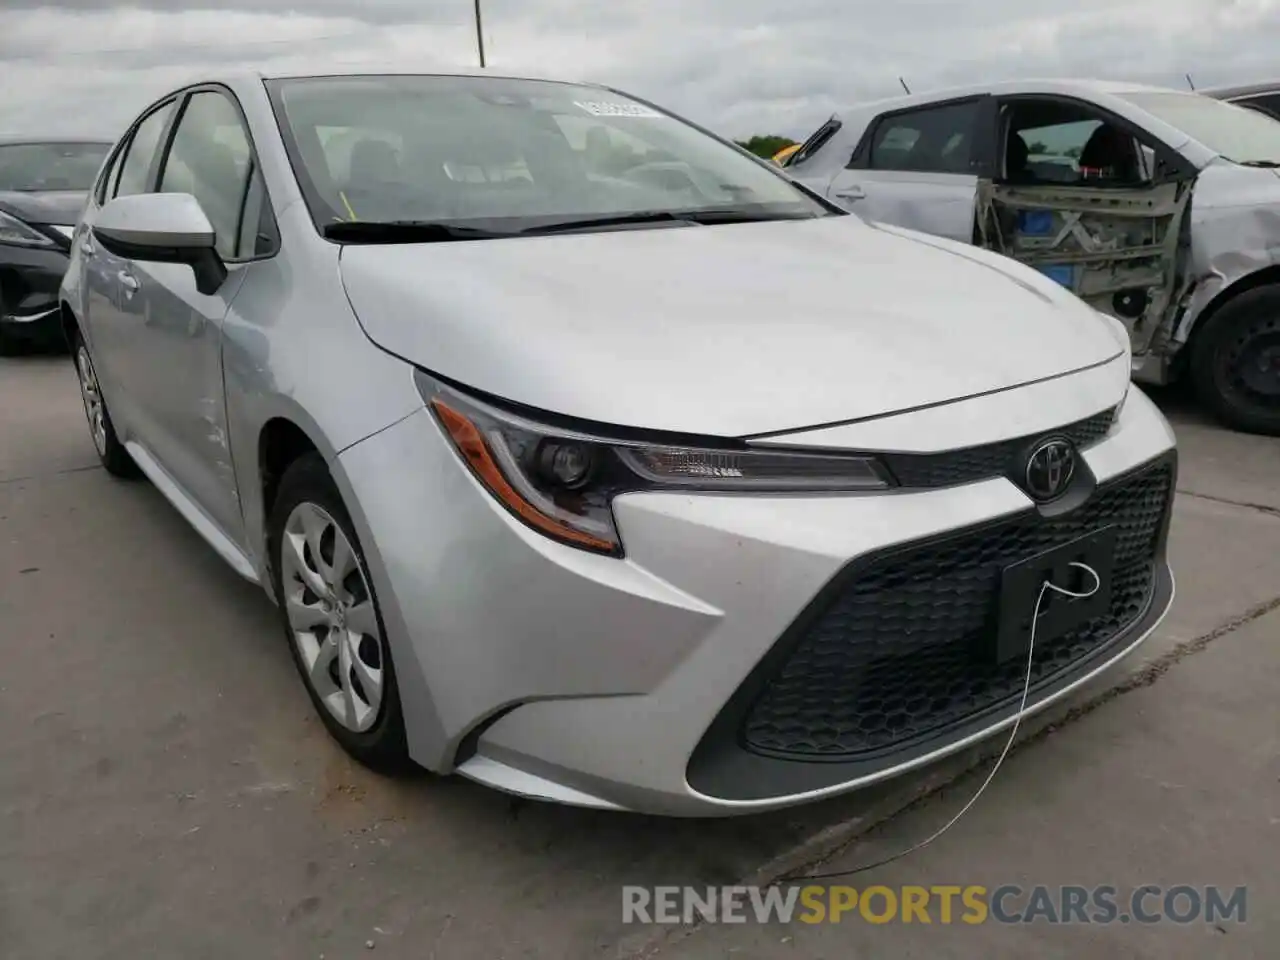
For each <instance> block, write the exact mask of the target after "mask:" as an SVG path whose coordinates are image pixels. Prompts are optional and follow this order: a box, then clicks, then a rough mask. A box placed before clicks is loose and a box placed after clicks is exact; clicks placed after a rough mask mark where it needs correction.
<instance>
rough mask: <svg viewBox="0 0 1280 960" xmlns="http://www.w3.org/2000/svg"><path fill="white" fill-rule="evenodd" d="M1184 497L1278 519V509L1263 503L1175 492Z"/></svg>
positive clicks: (1189, 492) (1279, 515) (1204, 494)
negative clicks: (1243, 509) (1242, 508)
mask: <svg viewBox="0 0 1280 960" xmlns="http://www.w3.org/2000/svg"><path fill="white" fill-rule="evenodd" d="M1177 492H1178V493H1180V494H1181V495H1182V496H1184V497H1195V498H1196V499H1197V500H1208V501H1210V502H1212V503H1221V504H1225V505H1226V506H1229V507H1244V508H1245V509H1246V510H1257V511H1259V512H1260V513H1265V514H1269V515H1270V516H1273V517H1280V507H1273V506H1270V505H1269V504H1265V503H1250V502H1249V501H1247V500H1232V499H1230V498H1229V497H1215V496H1214V495H1213V494H1211V493H1197V492H1196V491H1195V490H1183V489H1181V488H1179V489H1178V491H1177Z"/></svg>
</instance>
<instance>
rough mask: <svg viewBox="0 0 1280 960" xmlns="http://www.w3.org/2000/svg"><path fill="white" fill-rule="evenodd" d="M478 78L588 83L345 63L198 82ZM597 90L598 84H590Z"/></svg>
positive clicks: (262, 70)
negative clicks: (314, 78)
mask: <svg viewBox="0 0 1280 960" xmlns="http://www.w3.org/2000/svg"><path fill="white" fill-rule="evenodd" d="M414 76H421V77H433V76H434V77H478V78H489V79H500V80H544V81H549V82H553V83H557V82H558V83H584V81H582V80H580V79H578V78H574V77H560V76H546V75H543V76H527V75H521V74H505V73H495V72H493V71H491V70H486V69H481V68H478V67H456V66H436V65H423V66H422V67H419V68H414V69H409V68H405V67H391V66H383V65H378V64H367V63H364V64H361V63H355V64H353V63H344V62H336V63H335V62H325V61H319V62H312V63H310V64H308V65H307V66H305V67H296V66H295V67H289V68H285V67H278V68H268V67H262V68H259V69H255V70H241V71H237V72H235V73H230V74H227V75H224V76H221V77H218V76H211V77H207V78H205V79H204V80H201V81H196V82H204V83H227V84H228V85H232V83H233V82H234V81H237V80H239V81H243V80H257V81H263V80H297V79H305V78H309V77H414ZM588 85H590V86H596V85H597V84H588Z"/></svg>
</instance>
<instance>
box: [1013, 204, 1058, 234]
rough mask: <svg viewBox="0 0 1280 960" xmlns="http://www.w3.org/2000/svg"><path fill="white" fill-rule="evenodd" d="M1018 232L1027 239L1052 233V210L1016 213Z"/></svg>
mask: <svg viewBox="0 0 1280 960" xmlns="http://www.w3.org/2000/svg"><path fill="white" fill-rule="evenodd" d="M1018 232H1019V233H1022V234H1025V235H1026V236H1029V237H1044V236H1047V235H1048V234H1051V233H1053V211H1052V210H1022V211H1019V213H1018Z"/></svg>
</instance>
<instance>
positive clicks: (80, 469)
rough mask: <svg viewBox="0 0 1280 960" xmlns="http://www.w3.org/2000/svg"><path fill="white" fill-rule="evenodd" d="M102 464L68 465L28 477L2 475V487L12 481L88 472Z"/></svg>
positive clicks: (100, 467) (99, 467)
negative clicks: (62, 468)
mask: <svg viewBox="0 0 1280 960" xmlns="http://www.w3.org/2000/svg"><path fill="white" fill-rule="evenodd" d="M101 469H102V464H100V463H91V464H88V465H87V466H83V467H67V468H66V469H64V470H55V471H53V473H33V474H31V475H30V476H26V477H0V487H5V486H8V485H9V484H11V483H23V482H25V481H27V480H52V479H53V478H54V477H65V476H67V475H68V474H71V473H88V472H89V471H90V470H101Z"/></svg>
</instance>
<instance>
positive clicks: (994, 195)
mask: <svg viewBox="0 0 1280 960" xmlns="http://www.w3.org/2000/svg"><path fill="white" fill-rule="evenodd" d="M1277 168H1280V123H1277V122H1276V121H1275V120H1273V119H1272V118H1271V117H1270V116H1268V115H1266V114H1264V113H1261V112H1258V111H1255V110H1247V109H1244V108H1242V107H1239V106H1235V105H1233V104H1230V103H1226V102H1221V101H1219V100H1216V99H1211V98H1209V97H1204V96H1200V95H1198V94H1195V93H1187V92H1183V91H1178V90H1167V89H1162V88H1156V87H1144V86H1138V85H1134V84H1124V83H1108V82H1101V81H1066V80H1064V81H1016V82H1013V81H1011V82H1006V83H993V84H985V85H980V86H971V87H965V88H963V89H954V90H945V91H940V92H936V93H930V94H917V95H914V96H905V97H896V98H893V99H891V100H884V101H878V102H874V103H865V104H861V105H858V106H855V107H852V108H850V109H849V110H846V111H842V112H841V113H839V114H838V115H836V116H834V117H832V118H831V120H830V121H828V122H827V123H826V124H824V125H823V126H822V127H821V128H820V129H819V130H818V131H816V132H815V134H814V135H813V136H812V137H811V138H810V139H809V141H808V142H807V143H806V144H805V145H804V146H803V147H802V148H801V149H800V150H799V151H797V152H796V153H795V154H793V155H792V157H791V158H790V160H789V161H788V164H787V170H788V172H789V173H790V174H791V175H792V176H793V177H795V178H796V179H797V180H798V181H800V182H802V183H804V184H807V185H808V186H810V187H811V188H813V189H814V190H816V191H818V192H820V193H821V194H822V195H824V196H826V197H829V198H830V199H832V200H835V201H837V202H839V203H841V204H843V205H845V206H846V207H847V208H849V209H851V210H854V211H856V212H857V213H859V214H860V215H862V216H865V217H867V218H868V219H872V220H877V221H881V222H885V223H892V224H897V225H900V226H905V227H910V228H912V229H917V230H923V231H927V232H929V233H932V234H936V235H938V236H943V237H948V238H951V239H953V240H958V241H961V242H964V243H973V244H975V245H977V246H980V247H984V248H986V249H989V250H994V251H996V252H999V253H1001V254H1005V255H1007V256H1010V257H1013V258H1015V259H1017V260H1019V261H1022V262H1024V263H1027V264H1029V265H1031V266H1033V267H1035V268H1036V269H1037V270H1040V271H1042V272H1043V273H1045V274H1046V275H1047V276H1050V277H1052V278H1053V279H1055V280H1056V281H1058V282H1059V283H1061V284H1062V285H1063V286H1064V287H1066V288H1067V289H1069V290H1071V291H1073V292H1074V293H1076V294H1077V295H1078V296H1080V297H1082V298H1083V299H1084V300H1085V301H1087V302H1088V303H1090V304H1092V305H1093V306H1094V307H1096V308H1097V309H1099V310H1101V311H1103V312H1104V313H1107V314H1109V315H1111V316H1113V317H1116V318H1118V319H1119V320H1121V321H1122V322H1123V323H1124V324H1125V325H1126V327H1128V329H1129V331H1130V335H1131V337H1132V341H1133V353H1134V375H1135V377H1136V378H1137V379H1138V380H1140V381H1142V382H1145V383H1154V384H1165V383H1172V382H1174V381H1176V380H1180V379H1183V378H1188V379H1190V380H1191V381H1192V382H1193V383H1194V385H1195V387H1196V389H1197V391H1198V392H1199V394H1200V396H1201V397H1202V398H1203V400H1204V402H1205V403H1206V404H1207V405H1208V406H1209V407H1210V408H1211V409H1213V410H1214V411H1216V412H1217V414H1218V415H1219V416H1220V417H1221V418H1222V419H1223V420H1224V421H1225V422H1227V423H1228V424H1230V425H1232V426H1234V427H1237V428H1239V429H1244V430H1250V431H1257V432H1261V433H1268V434H1280V261H1278V260H1277V255H1276V250H1277V247H1278V245H1280V170H1278V169H1277Z"/></svg>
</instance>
